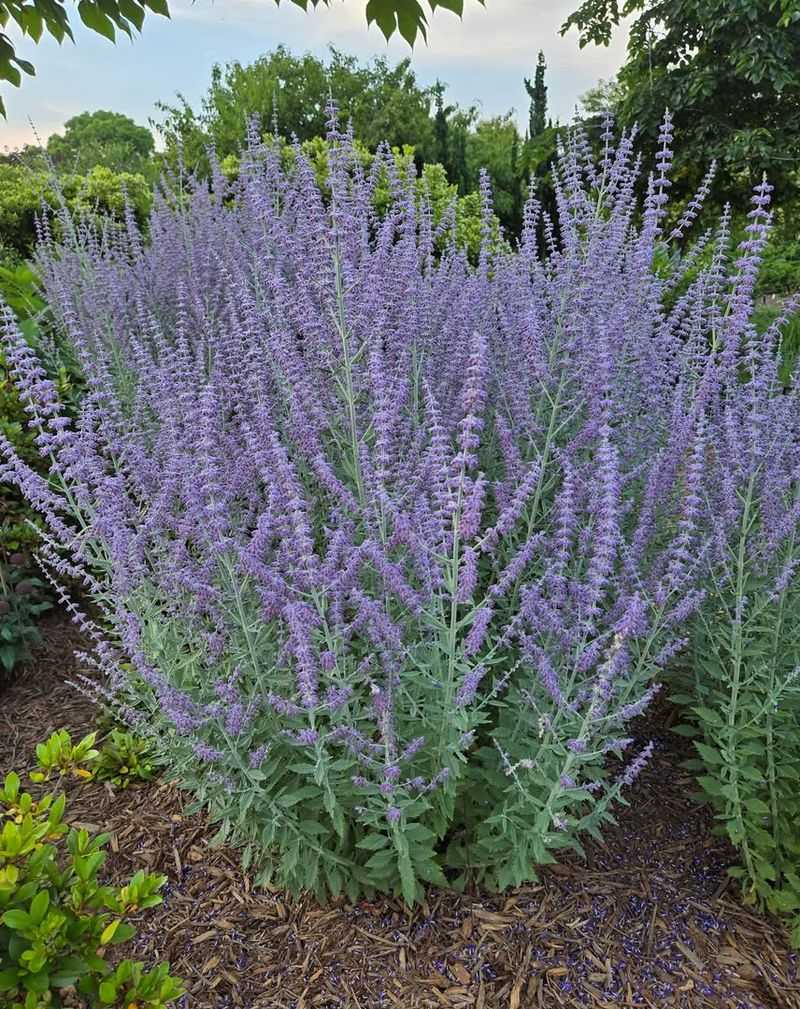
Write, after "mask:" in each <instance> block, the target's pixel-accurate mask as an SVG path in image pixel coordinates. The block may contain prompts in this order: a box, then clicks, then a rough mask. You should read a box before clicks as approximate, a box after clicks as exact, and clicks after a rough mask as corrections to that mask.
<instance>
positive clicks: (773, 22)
mask: <svg viewBox="0 0 800 1009" xmlns="http://www.w3.org/2000/svg"><path fill="white" fill-rule="evenodd" d="M630 16H633V17H634V20H633V22H632V25H631V29H630V36H629V43H628V55H627V60H626V62H625V65H624V66H623V68H622V70H621V71H620V73H619V77H618V85H619V87H618V90H617V92H616V94H615V96H614V97H615V106H616V109H615V110H616V111H617V112H618V114H619V116H620V117H621V119H622V120H623V122H625V123H629V124H630V123H633V122H637V123H638V124H639V126H640V128H641V130H642V133H643V135H644V137H645V139H646V140H649V142H650V143H651V144H654V143H655V140H656V137H657V134H658V124H659V122H660V121H661V119H662V118H663V115H664V110H665V108H669V109H670V110H672V113H673V119H674V123H675V131H676V135H677V136H678V137H679V138H680V142H679V144H678V145H677V160H676V172H677V176H676V182H677V183H678V184H679V185H681V184H682V185H685V186H686V187H687V188H691V187H692V186H694V185H696V184H697V182H698V181H699V178H700V177H701V176H702V174H703V173H704V172H705V169H706V167H707V165H708V163H709V162H710V161H711V160H712V159H716V160H717V161H718V163H719V166H720V172H719V185H720V187H724V188H725V189H726V190H729V191H732V190H735V189H737V188H739V187H737V186H736V185H732V184H731V182H732V177H733V178H737V179H738V178H741V177H745V178H747V177H748V176H749V179H750V181H751V182H753V183H755V182H756V181H757V180H758V178H760V176H761V173H762V171H767V173H768V175H769V176H770V181H771V182H772V183H773V184H775V185H777V187H778V188H779V189H780V188H781V187H782V186H783V185H784V184H785V183H786V182H787V181H788V180H789V179H790V178H791V175H792V173H795V172H797V170H798V169H800V76H798V73H797V68H798V67H800V0H717V2H715V3H708V2H707V0H625V2H618V0H585V2H584V3H582V4H581V6H580V7H579V8H578V9H577V10H576V11H575V12H574V13H573V14H572V15H570V17H569V18H568V19H567V21H566V22H565V24H564V26H563V28H562V32H563V31H567V30H568V29H569V28H577V29H578V31H579V33H580V43H581V45H582V46H584V45H587V44H588V43H590V42H591V43H597V44H607V43H608V42H609V40H610V38H611V36H612V33H613V30H614V28H615V26H617V25H618V24H619V22H620V20H621V18H623V17H630Z"/></svg>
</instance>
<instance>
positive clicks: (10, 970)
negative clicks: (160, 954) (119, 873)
mask: <svg viewBox="0 0 800 1009" xmlns="http://www.w3.org/2000/svg"><path fill="white" fill-rule="evenodd" d="M65 802H66V800H65V798H64V796H63V795H61V796H59V797H58V798H57V799H54V798H53V796H49V795H48V796H45V797H44V798H43V799H40V800H38V801H36V800H34V799H33V798H32V796H30V795H29V794H27V793H24V792H21V791H20V779H19V776H18V775H17V774H15V773H14V772H11V773H10V774H8V775H7V776H6V779H5V782H4V785H3V788H2V791H0V823H2V829H0V995H2V996H3V997H4V1004H8V1005H10V1006H11V1007H12V1009H41V1007H42V1006H45V1005H47V1006H51V1007H53V1009H60V1007H61V1006H66V1005H68V1004H70V1003H69V1002H68V1001H67V1000H66V999H67V996H66V995H65V994H64V990H66V991H67V993H69V992H74V991H77V992H78V993H80V995H82V996H84V998H85V999H86V1002H87V1004H88V1005H89V1006H91V1007H102V1006H119V1007H130V1006H131V1005H135V1006H137V1007H138V1009H145V1007H147V1009H162V1007H164V1006H166V1005H168V1003H170V1002H172V1001H174V1000H175V999H176V998H178V997H179V996H180V995H181V994H182V993H183V985H182V983H181V981H180V980H179V979H177V978H174V977H172V976H171V975H170V973H169V965H168V964H166V963H162V964H159V965H158V966H156V967H155V968H154V969H153V970H151V971H149V972H146V971H145V970H144V967H143V965H142V964H141V963H135V962H132V961H130V960H124V961H122V962H121V963H120V964H118V965H117V966H116V967H115V968H112V967H111V966H110V965H109V964H108V963H107V962H106V960H105V952H106V948H107V947H108V946H110V945H116V944H118V943H123V942H125V941H127V940H128V939H130V938H131V936H133V935H134V934H135V929H134V927H133V926H132V925H131V924H130V923H129V922H127V921H125V920H124V919H125V916H127V915H129V914H132V913H135V912H136V911H139V910H142V909H145V908H150V907H154V906H155V905H157V904H159V903H160V902H161V899H162V898H161V897H160V895H159V893H158V891H159V890H160V889H161V887H162V886H163V884H164V882H165V881H166V877H164V876H159V875H155V874H152V873H144V872H143V871H140V872H137V873H136V875H135V876H133V878H132V879H131V880H130V881H129V882H128V883H127V884H126V885H125V886H123V887H119V888H118V887H113V886H105V885H102V884H101V883H100V882H99V881H98V878H97V876H98V872H99V870H100V868H101V867H102V865H103V862H104V861H105V852H104V850H103V849H104V848H105V845H106V843H107V841H108V835H107V834H99V835H96V836H94V837H92V836H90V834H89V833H88V831H86V830H75V829H72V828H67V826H66V825H65V824H64V822H63V816H64V809H65ZM5 999H7V1000H8V1001H5Z"/></svg>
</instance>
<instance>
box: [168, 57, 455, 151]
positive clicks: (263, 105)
mask: <svg viewBox="0 0 800 1009" xmlns="http://www.w3.org/2000/svg"><path fill="white" fill-rule="evenodd" d="M434 92H435V87H421V86H420V85H419V84H418V82H417V79H416V77H415V75H414V72H413V71H412V69H411V60H410V59H404V60H400V62H399V63H397V64H396V65H395V66H392V65H391V64H390V63H389V62H388V61H387V60H386V59H385V58H384V57H378V58H376V59H374V60H373V61H372V62H371V63H368V64H361V63H359V61H358V60H357V59H356V58H355V57H353V56H347V55H345V54H343V53H341V52H339V50H337V49H335V48H333V47H331V48H330V59H329V61H328V62H327V64H326V63H325V62H324V61H323V60H320V59H318V58H317V57H316V56H312V55H311V54H309V53H306V54H305V55H303V56H294V55H292V53H290V52H289V51H288V50H287V49H286V48H284V47H283V46H279V47H278V48H277V49H276V50H274V51H273V52H271V53H267V54H265V55H264V56H261V57H259V58H258V59H257V60H255V61H254V62H253V63H251V64H249V65H243V64H241V63H239V62H234V63H229V64H228V65H227V66H225V67H221V66H219V65H216V66H214V68H213V70H212V73H211V86H210V88H209V90H208V92H207V93H206V96H205V98H204V99H203V103H202V108H201V109H200V111H199V112H195V111H194V110H193V109H192V108H191V107H190V106H189V104H188V102H187V101H186V100H185V99H184V98H183V97H182V96H179V104H178V105H173V106H170V105H166V104H160V105H159V108H160V110H161V112H162V113H163V114H164V121H163V122H162V123H161V124H160V125H159V126H158V129H159V132H160V133H161V134H162V137H163V139H164V146H165V148H166V151H167V154H168V156H169V155H170V154H171V153H172V152H174V151H176V149H177V148H178V147H180V149H181V157H182V160H183V162H184V164H186V165H187V166H188V167H190V168H194V167H200V168H202V167H203V165H204V164H205V159H206V153H207V149H208V147H209V146H213V147H214V149H215V151H216V153H217V155H218V156H219V157H220V158H224V157H226V156H227V155H229V154H236V153H238V151H239V149H240V148H241V147H242V144H243V143H244V142H245V139H246V134H247V129H248V125H251V126H252V125H254V126H255V129H256V130H257V132H258V133H259V134H263V133H265V132H268V131H269V132H276V133H281V134H283V135H285V136H287V137H291V136H296V137H297V138H298V140H300V141H304V140H311V139H312V138H314V137H320V136H324V135H325V133H326V132H327V120H328V115H329V113H328V105H329V101H330V97H331V96H333V97H334V99H335V102H336V106H337V109H338V115H339V119H340V122H341V124H342V125H343V126H345V127H346V126H352V129H353V132H354V134H355V135H356V137H358V139H359V141H361V142H362V143H363V144H364V145H365V146H366V147H367V148H370V149H372V150H374V149H375V148H376V147H377V146H378V144H380V143H382V142H384V141H385V142H387V143H389V144H390V146H392V147H403V146H404V145H409V144H410V145H413V146H414V147H415V149H416V152H417V155H418V156H419V157H420V158H422V159H425V160H436V158H435V137H434V123H433V120H432V118H431V109H432V106H433V102H434Z"/></svg>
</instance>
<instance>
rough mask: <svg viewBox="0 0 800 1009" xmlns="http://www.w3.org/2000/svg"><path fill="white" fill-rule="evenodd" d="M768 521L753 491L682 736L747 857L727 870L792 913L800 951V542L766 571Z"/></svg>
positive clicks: (685, 693)
mask: <svg viewBox="0 0 800 1009" xmlns="http://www.w3.org/2000/svg"><path fill="white" fill-rule="evenodd" d="M763 521H764V516H763V515H760V514H759V510H758V507H757V504H756V502H755V501H754V500H753V495H752V484H751V486H750V488H749V492H745V496H744V501H743V506H742V511H741V523H740V526H739V530H738V536H737V538H736V539H734V540H733V541H732V542H731V544H730V547H729V550H728V556H727V559H726V560H727V563H726V564H725V565H724V566H720V567H717V568H715V569H714V570H713V571H712V572H711V573H710V576H709V579H708V582H707V593H708V594H707V598H706V603H705V605H704V607H703V609H702V610H701V612H700V615H699V619H698V620H697V622H696V625H695V628H694V633H693V638H692V648H691V652H690V654H691V661H692V663H693V668H692V671H691V674H690V675H689V676H688V677H687V678H686V680H685V681H684V683H683V689H681V690H680V691H679V692H678V693H677V694H676V695H675V697H674V700H675V701H677V702H678V703H679V704H681V705H684V706H685V708H686V712H685V713H686V715H688V721H687V723H686V724H684V725H682V726H679V727H678V730H677V731H678V732H680V733H681V734H683V735H686V736H689V737H690V738H691V739H692V740H693V744H694V747H695V749H696V751H697V758H696V759H693V760H691V761H690V762H689V765H688V766H689V767H691V768H692V769H693V770H695V771H698V772H700V773H699V776H698V783H699V784H700V786H701V788H702V790H703V794H704V795H705V797H706V798H707V799H708V800H709V801H710V802H711V804H712V806H713V808H714V810H715V818H716V820H717V821H718V827H717V831H718V833H721V834H723V835H724V836H726V837H727V838H728V839H729V840H730V842H731V843H732V844H733V845H734V846H735V848H736V849H737V851H738V852H739V855H740V858H741V864H740V865H738V866H736V867H735V868H733V869H731V870H730V874H731V875H732V876H734V877H735V878H736V879H738V880H740V881H741V886H742V891H743V895H744V898H745V900H747V901H748V902H749V903H753V904H758V905H759V906H766V907H767V908H769V909H770V910H772V911H776V912H781V913H786V914H789V915H790V916H791V918H792V927H793V932H792V937H793V941H794V943H795V944H796V945H800V587H798V584H797V581H796V579H793V578H791V577H784V578H782V577H781V572H782V571H783V572H789V571H792V570H794V568H795V567H796V566H797V564H798V563H800V544H799V543H798V542H797V537H796V532H792V533H791V534H790V535H789V536H788V537H787V538H786V540H785V542H784V543H783V544H782V548H781V549H780V551H779V552H778V554H777V556H776V557H775V559H774V560H773V563H771V564H767V565H763V564H759V563H758V562H757V560H756V557H757V553H758V551H757V537H759V532H760V524H761V523H762V522H763ZM762 542H763V541H762Z"/></svg>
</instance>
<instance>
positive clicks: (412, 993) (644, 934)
mask: <svg viewBox="0 0 800 1009" xmlns="http://www.w3.org/2000/svg"><path fill="white" fill-rule="evenodd" d="M44 636H45V641H44V643H43V645H42V646H41V647H40V648H39V649H38V651H37V653H36V655H35V657H34V660H33V661H32V662H31V663H29V664H28V665H27V666H26V667H25V668H24V669H23V670H22V671H21V675H20V677H19V679H18V681H17V682H16V684H15V685H13V686H11V687H10V688H8V689H7V690H6V691H5V693H4V694H3V697H2V705H0V772H2V773H3V774H5V772H7V771H8V770H11V769H12V768H15V769H17V770H19V771H23V770H24V769H25V768H26V767H27V766H28V765H29V764H30V761H31V757H32V754H33V749H34V746H35V744H36V743H37V742H39V741H40V740H41V739H43V738H45V737H46V736H47V735H48V734H49V733H50V732H51V731H53V730H54V729H57V728H61V727H67V728H69V729H70V730H71V731H72V732H73V734H75V733H78V734H81V733H84V732H87V731H90V730H91V728H92V727H93V726H94V722H95V718H96V711H95V709H94V707H93V705H92V703H91V701H90V700H89V699H87V698H85V697H83V695H81V694H79V693H77V692H76V691H75V690H74V688H73V687H72V686H70V685H69V683H68V682H67V681H68V680H69V679H70V678H71V676H72V675H73V674H74V672H75V660H74V659H73V658H72V652H73V650H74V648H75V647H76V646H78V645H79V644H80V640H79V638H78V635H77V632H76V631H74V630H73V628H72V627H71V626H70V625H69V624H67V623H65V621H64V618H63V617H61V616H59V615H54V616H53V617H52V618H50V619H49V620H48V621H47V622H46V623H45V626H44ZM661 714H662V715H663V710H662V712H661ZM643 731H644V732H647V733H650V734H651V735H652V736H654V737H655V739H656V743H657V745H656V753H655V755H654V759H653V761H652V763H651V764H650V765H649V766H648V767H647V768H646V769H645V770H644V772H643V773H642V775H641V777H640V778H639V780H638V781H637V782H636V784H635V786H634V788H633V790H632V793H631V795H630V798H631V806H630V807H629V808H620V809H619V816H618V819H619V826H618V828H616V829H614V830H612V831H608V832H607V833H606V843H605V845H603V846H600V845H595V844H591V845H589V847H588V859H587V862H586V863H581V862H579V861H577V860H574V859H566V860H564V861H563V862H562V864H559V865H558V866H555V867H553V868H551V869H549V870H546V871H545V872H543V873H542V879H541V882H540V883H539V884H536V885H530V886H526V887H523V888H520V889H517V890H515V891H513V892H510V893H508V894H506V895H504V896H494V895H485V894H481V893H472V894H465V895H457V894H451V893H445V892H438V891H431V892H430V893H429V896H428V900H427V902H426V904H424V905H423V906H422V907H421V908H417V909H416V910H415V911H414V913H413V914H412V915H408V914H407V913H406V912H405V911H404V910H403V908H402V906H401V905H400V904H399V903H397V902H395V901H390V900H383V901H378V902H375V903H367V902H362V903H359V904H357V905H351V904H349V903H347V902H346V901H345V900H340V901H338V902H334V903H333V904H332V905H330V906H328V907H320V906H319V905H318V904H317V903H316V902H315V901H314V900H313V899H302V900H292V899H291V898H288V897H287V896H285V895H284V894H282V893H267V892H263V891H261V892H254V891H253V888H252V885H251V882H250V879H249V878H248V876H247V874H245V873H243V872H242V870H241V868H240V867H239V863H238V858H237V854H236V852H235V851H232V850H231V849H229V848H226V847H212V846H211V844H210V840H211V838H212V836H213V834H214V828H213V827H209V826H207V825H206V824H205V823H204V822H203V819H202V818H201V817H199V816H184V815H183V814H182V812H181V799H180V796H179V794H178V793H177V791H176V790H175V788H174V787H173V786H171V785H169V784H166V783H164V782H163V781H162V782H155V783H153V784H151V785H144V786H137V787H134V788H132V789H129V790H128V791H116V792H115V791H114V790H113V789H112V788H111V787H110V786H108V785H101V784H99V783H94V782H92V783H76V784H74V785H70V802H69V806H68V819H69V820H70V821H72V822H73V823H75V822H77V823H80V824H85V825H87V826H88V827H90V828H92V829H96V830H103V831H109V832H110V833H111V835H112V840H111V845H110V857H109V862H108V870H109V872H110V874H111V875H112V877H114V878H115V879H116V878H122V877H125V876H129V875H130V874H131V873H132V872H134V871H136V870H137V869H142V868H144V869H148V870H151V871H157V872H163V873H165V874H166V875H167V876H168V877H169V882H168V884H167V887H166V888H165V890H164V896H165V900H164V903H163V905H162V906H161V907H158V908H155V909H153V910H152V911H149V912H147V913H146V914H144V915H143V916H141V921H138V922H137V926H138V928H139V933H138V936H137V937H136V939H135V940H133V942H132V943H131V945H132V946H134V947H135V949H134V950H130V951H129V947H125V948H124V949H125V952H126V955H134V954H135V955H136V956H137V957H139V958H142V959H144V960H147V961H153V962H154V961H156V960H158V959H162V958H164V959H168V960H169V961H170V962H171V963H172V965H173V971H174V973H176V974H180V975H182V976H183V977H184V978H185V979H186V981H187V982H188V996H187V998H186V1005H187V1007H198V1009H206V1007H209V1009H210V1007H220V1009H221V1007H234V1006H242V1007H253V1009H255V1007H265V1009H266V1007H275V1009H301V1007H302V1009H310V1007H313V1006H316V1007H328V1009H334V1007H337V1009H338V1007H345V1006H346V1007H348V1009H350V1007H352V1009H377V1007H381V1006H398V1007H400V1006H402V1007H403V1009H406V1007H407V1009H411V1007H423V1006H424V1007H434V1006H451V1007H458V1006H471V1007H475V1009H480V1007H485V1009H490V1007H498V1009H499V1007H503V1009H505V1007H509V1009H518V1007H522V1009H524V1007H527V1006H530V1007H540V1006H541V1007H548V1009H549V1007H556V1006H565V1007H586V1006H589V1007H592V1009H594V1007H606V1006H607V1007H612V1006H682V1007H691V1009H695V1007H697V1009H699V1007H705V1006H709V1007H725V1009H758V1007H764V1009H767V1007H769V1009H793V1007H800V980H798V977H797V958H796V954H795V953H793V952H792V951H791V950H790V948H789V946H788V944H787V941H786V937H785V933H784V930H783V929H782V927H781V925H780V923H778V922H776V921H775V920H774V919H770V918H766V917H762V916H760V915H758V914H756V913H755V912H753V911H751V910H750V909H748V908H745V907H743V906H742V905H741V904H740V903H739V902H738V900H737V897H736V894H735V893H734V892H733V891H732V890H729V889H728V886H727V884H728V877H727V876H726V869H727V866H728V865H729V864H730V861H731V858H732V854H731V852H730V851H729V849H728V848H727V847H726V846H725V845H724V844H722V843H720V842H719V841H718V840H717V839H716V838H714V837H712V835H711V832H710V829H711V821H710V817H709V815H708V813H707V811H706V810H705V809H704V808H703V807H699V806H697V805H696V804H695V803H693V802H692V801H691V798H690V796H691V793H692V792H693V791H694V787H693V782H692V779H691V777H690V776H689V775H688V773H687V772H685V771H683V770H682V769H681V768H680V766H679V765H680V761H681V760H682V759H683V756H684V754H683V752H682V751H681V743H680V741H678V740H676V739H675V738H674V737H673V736H672V735H671V734H669V733H668V732H665V731H664V730H663V729H660V728H659V726H658V724H656V725H655V726H646V727H644V730H643Z"/></svg>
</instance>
